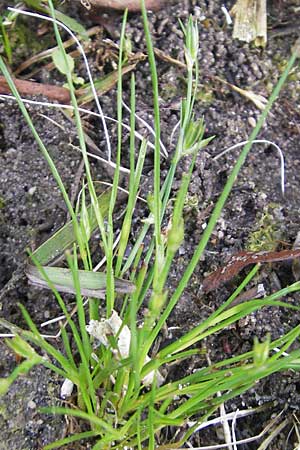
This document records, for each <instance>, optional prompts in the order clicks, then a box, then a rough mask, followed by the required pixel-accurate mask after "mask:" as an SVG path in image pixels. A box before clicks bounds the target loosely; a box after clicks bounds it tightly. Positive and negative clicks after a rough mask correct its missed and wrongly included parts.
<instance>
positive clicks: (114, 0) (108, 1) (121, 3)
mask: <svg viewBox="0 0 300 450" xmlns="http://www.w3.org/2000/svg"><path fill="white" fill-rule="evenodd" d="M89 1H90V3H91V4H92V5H93V6H96V7H99V8H100V7H101V8H112V9H120V10H124V9H126V8H128V11H140V10H141V2H140V0H127V1H126V0H89ZM165 3H166V2H165V0H145V6H146V8H147V9H150V10H152V11H157V10H158V9H160V8H162V6H163V5H164V4H165Z"/></svg>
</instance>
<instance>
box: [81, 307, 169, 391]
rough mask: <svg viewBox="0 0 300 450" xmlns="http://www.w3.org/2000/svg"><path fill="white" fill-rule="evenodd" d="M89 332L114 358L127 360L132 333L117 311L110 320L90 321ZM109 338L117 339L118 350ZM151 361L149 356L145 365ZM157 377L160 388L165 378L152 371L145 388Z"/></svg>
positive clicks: (144, 382) (87, 328) (144, 379)
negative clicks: (113, 346) (112, 345)
mask: <svg viewBox="0 0 300 450" xmlns="http://www.w3.org/2000/svg"><path fill="white" fill-rule="evenodd" d="M86 330H87V332H88V333H89V334H90V335H91V336H93V337H94V338H95V339H97V340H98V341H99V342H100V343H101V344H102V345H104V346H105V347H106V348H110V350H111V351H112V353H113V354H114V356H115V357H116V358H118V359H125V358H128V356H129V351H130V341H131V332H130V329H129V328H128V326H127V325H123V322H122V319H121V317H120V316H119V315H118V313H117V312H116V311H113V312H112V315H111V317H110V318H109V319H101V320H90V322H89V324H88V325H87V326H86ZM109 336H114V337H116V338H117V341H116V345H117V348H112V347H111V345H110V342H109ZM149 361H150V358H149V356H147V357H146V358H145V364H147V363H148V362H149ZM155 377H156V381H157V384H158V386H160V385H161V384H162V383H163V381H164V378H163V376H162V375H161V374H160V372H159V371H152V372H150V373H149V374H147V375H146V376H145V377H144V378H143V379H142V383H143V385H144V386H149V385H150V384H151V383H152V382H153V380H154V379H155Z"/></svg>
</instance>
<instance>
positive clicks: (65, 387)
mask: <svg viewBox="0 0 300 450" xmlns="http://www.w3.org/2000/svg"><path fill="white" fill-rule="evenodd" d="M73 389H74V383H73V381H71V380H69V379H68V378H66V379H65V381H64V382H63V384H62V385H61V388H60V398H62V399H63V400H65V399H66V398H69V397H71V395H72V392H73Z"/></svg>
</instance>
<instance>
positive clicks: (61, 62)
mask: <svg viewBox="0 0 300 450" xmlns="http://www.w3.org/2000/svg"><path fill="white" fill-rule="evenodd" d="M51 56H52V59H53V62H54V64H55V67H56V68H57V69H58V70H59V71H60V73H62V74H63V75H67V74H68V73H70V72H73V70H74V67H75V63H74V59H73V58H72V56H70V55H68V54H66V55H65V56H66V58H67V64H66V61H65V57H64V55H63V53H62V52H61V51H60V49H59V48H57V49H56V50H54V51H53V53H52V55H51Z"/></svg>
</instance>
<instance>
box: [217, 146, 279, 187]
mask: <svg viewBox="0 0 300 450" xmlns="http://www.w3.org/2000/svg"><path fill="white" fill-rule="evenodd" d="M248 142H249V141H243V142H239V143H238V144H235V145H232V146H231V147H229V148H227V149H226V150H223V151H222V152H221V153H219V154H218V155H217V156H214V158H213V159H214V160H215V161H216V160H217V159H219V158H221V156H223V155H225V154H226V153H228V152H231V150H234V149H235V148H238V147H243V146H244V145H246V144H248ZM253 144H268V145H272V146H273V147H275V148H276V150H277V152H278V154H279V158H280V175H281V192H282V195H284V191H285V168H284V156H283V152H282V150H281V149H280V147H279V146H278V145H277V144H275V143H274V142H272V141H268V140H267V139H256V140H254V141H253Z"/></svg>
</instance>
